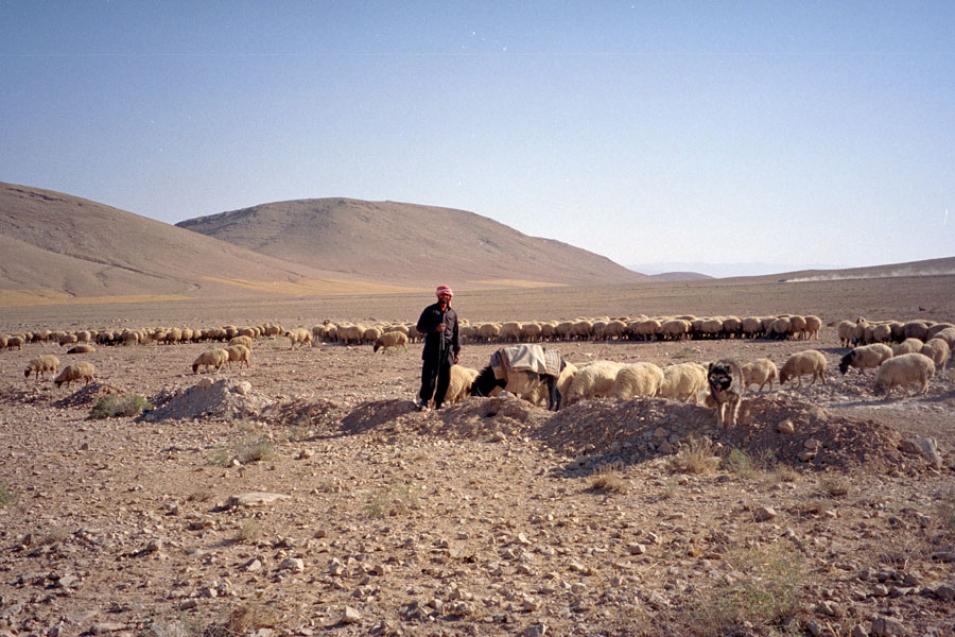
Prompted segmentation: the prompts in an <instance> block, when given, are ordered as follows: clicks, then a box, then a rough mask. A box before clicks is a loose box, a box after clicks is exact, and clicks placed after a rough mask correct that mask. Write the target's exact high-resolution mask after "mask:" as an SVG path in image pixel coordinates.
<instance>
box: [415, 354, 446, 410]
mask: <svg viewBox="0 0 955 637" xmlns="http://www.w3.org/2000/svg"><path fill="white" fill-rule="evenodd" d="M435 381H437V383H438V386H437V388H435V386H434V384H435ZM450 384H451V361H449V360H448V359H447V357H446V356H442V357H440V358H439V359H436V360H427V359H425V361H424V364H423V365H422V366H421V391H420V392H419V393H418V396H419V397H420V398H421V402H422V403H427V402H428V401H429V400H431V396H432V395H433V396H434V408H435V409H437V408H438V407H440V406H441V403H443V402H444V397H445V396H446V395H447V393H448V385H450Z"/></svg>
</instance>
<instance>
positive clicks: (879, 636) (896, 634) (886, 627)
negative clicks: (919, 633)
mask: <svg viewBox="0 0 955 637" xmlns="http://www.w3.org/2000/svg"><path fill="white" fill-rule="evenodd" d="M870 634H871V635H872V637H901V636H904V635H908V631H906V630H905V626H903V625H902V622H900V621H899V620H897V619H893V618H891V617H878V618H876V619H874V620H873V621H872V630H871V631H870Z"/></svg>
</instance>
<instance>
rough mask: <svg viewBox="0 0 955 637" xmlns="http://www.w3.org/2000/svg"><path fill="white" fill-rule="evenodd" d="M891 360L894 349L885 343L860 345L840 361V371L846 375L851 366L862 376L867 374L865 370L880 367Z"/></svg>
mask: <svg viewBox="0 0 955 637" xmlns="http://www.w3.org/2000/svg"><path fill="white" fill-rule="evenodd" d="M890 358H892V348H891V347H889V346H888V345H886V344H885V343H873V344H872V345H860V346H859V347H856V348H855V349H853V350H852V351H851V352H849V353H848V354H846V355H845V356H843V357H842V360H841V361H839V371H840V372H842V373H843V374H845V373H847V372H848V371H849V367H850V366H851V367H855V368H856V369H858V370H859V373H860V374H865V370H867V369H869V368H870V367H873V368H874V367H878V366H879V365H881V364H882V363H883V362H884V361H887V360H889V359H890Z"/></svg>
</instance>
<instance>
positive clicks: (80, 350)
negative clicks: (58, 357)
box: [66, 343, 96, 354]
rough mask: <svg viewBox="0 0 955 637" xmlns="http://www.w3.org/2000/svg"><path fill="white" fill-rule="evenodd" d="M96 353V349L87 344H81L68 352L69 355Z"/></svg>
mask: <svg viewBox="0 0 955 637" xmlns="http://www.w3.org/2000/svg"><path fill="white" fill-rule="evenodd" d="M95 351H96V348H95V347H93V346H92V345H88V344H86V343H80V344H79V345H74V346H73V347H71V348H70V349H68V350H66V353H67V354H92V353H93V352H95Z"/></svg>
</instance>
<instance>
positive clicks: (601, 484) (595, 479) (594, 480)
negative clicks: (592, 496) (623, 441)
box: [587, 465, 627, 494]
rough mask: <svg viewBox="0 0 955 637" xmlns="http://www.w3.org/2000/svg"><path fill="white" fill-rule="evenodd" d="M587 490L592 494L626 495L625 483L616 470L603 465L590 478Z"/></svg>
mask: <svg viewBox="0 0 955 637" xmlns="http://www.w3.org/2000/svg"><path fill="white" fill-rule="evenodd" d="M587 490H588V491H591V492H593V493H606V494H610V493H626V492H627V483H626V481H625V480H624V479H623V477H622V476H621V475H620V472H619V471H618V470H617V469H616V468H614V467H610V466H606V465H605V466H602V467H600V468H599V469H598V470H597V471H596V472H595V473H594V474H593V475H591V476H590V482H589V486H588V488H587Z"/></svg>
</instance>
